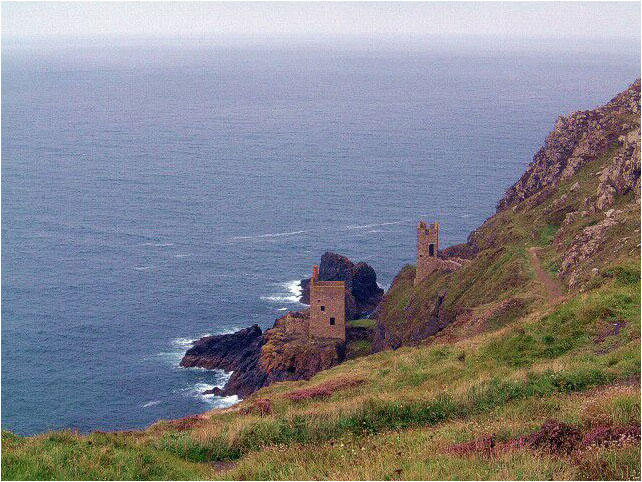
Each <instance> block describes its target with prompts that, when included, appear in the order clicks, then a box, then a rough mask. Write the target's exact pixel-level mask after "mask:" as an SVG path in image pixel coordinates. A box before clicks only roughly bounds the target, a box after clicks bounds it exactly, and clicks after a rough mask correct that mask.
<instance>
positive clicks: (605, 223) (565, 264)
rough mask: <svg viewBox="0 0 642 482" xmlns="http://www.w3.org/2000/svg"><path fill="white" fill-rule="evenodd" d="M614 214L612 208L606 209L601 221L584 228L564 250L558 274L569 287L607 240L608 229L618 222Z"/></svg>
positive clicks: (575, 283)
mask: <svg viewBox="0 0 642 482" xmlns="http://www.w3.org/2000/svg"><path fill="white" fill-rule="evenodd" d="M615 214H616V213H615V211H614V210H609V211H607V216H606V217H605V218H604V219H603V220H602V221H600V222H599V223H597V224H595V225H593V226H588V227H586V228H584V229H583V230H582V232H581V233H580V234H578V235H577V236H575V238H574V239H573V241H572V242H571V245H570V246H569V247H568V248H567V249H566V250H565V251H564V254H563V256H562V262H561V265H560V270H559V274H560V277H561V278H562V279H563V280H564V281H566V282H567V283H568V285H569V287H570V288H574V287H575V286H576V285H577V284H578V282H579V281H580V279H581V278H580V276H581V272H582V270H581V269H580V268H581V267H582V265H583V264H585V262H586V261H587V260H589V259H590V258H591V257H592V256H593V255H594V254H595V253H597V252H598V251H599V250H600V249H602V248H603V246H604V245H605V244H606V242H607V241H608V240H609V231H610V230H611V229H612V228H614V227H615V226H617V224H618V222H617V220H616V218H615V216H614V215H615Z"/></svg>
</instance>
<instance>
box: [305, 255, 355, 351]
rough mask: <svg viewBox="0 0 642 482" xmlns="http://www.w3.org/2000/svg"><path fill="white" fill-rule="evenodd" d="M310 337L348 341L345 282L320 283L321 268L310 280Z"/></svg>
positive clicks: (317, 269)
mask: <svg viewBox="0 0 642 482" xmlns="http://www.w3.org/2000/svg"><path fill="white" fill-rule="evenodd" d="M310 335H311V336H314V337H317V338H338V339H341V340H343V341H345V339H346V284H345V281H319V267H318V266H316V265H315V266H313V267H312V278H310Z"/></svg>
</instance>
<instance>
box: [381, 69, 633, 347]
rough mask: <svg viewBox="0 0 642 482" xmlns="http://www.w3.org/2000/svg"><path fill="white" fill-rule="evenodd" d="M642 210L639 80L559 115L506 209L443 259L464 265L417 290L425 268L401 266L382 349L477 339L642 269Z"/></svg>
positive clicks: (384, 309)
mask: <svg viewBox="0 0 642 482" xmlns="http://www.w3.org/2000/svg"><path fill="white" fill-rule="evenodd" d="M639 209H640V81H639V80H638V81H637V82H635V83H634V84H633V85H631V86H630V87H629V88H628V89H627V90H626V91H624V92H622V93H621V94H619V95H618V96H616V97H615V98H614V99H613V100H611V101H610V102H609V103H607V104H606V105H604V106H602V107H598V108H597V109H594V110H589V111H581V112H575V113H573V114H571V115H570V116H568V117H560V118H559V120H558V121H557V122H556V124H555V126H554V129H553V131H552V132H551V133H550V134H549V136H548V137H547V138H546V141H545V144H544V146H543V147H542V148H541V149H540V150H539V151H538V152H537V153H536V154H535V156H534V158H533V161H532V162H531V163H530V165H529V166H528V168H527V169H526V172H525V173H524V175H523V176H522V177H521V178H520V179H519V180H518V181H517V182H516V183H515V184H514V185H513V186H511V187H510V188H509V189H508V190H507V191H506V194H505V195H504V197H503V198H502V199H501V200H500V201H499V203H498V205H497V213H496V214H495V215H494V216H492V217H491V218H489V219H488V220H487V221H486V222H485V223H484V224H483V225H482V226H481V227H480V228H478V229H477V230H475V231H474V232H473V233H471V234H470V236H469V238H468V242H467V243H465V244H463V245H458V246H455V247H451V248H447V249H445V250H444V251H443V252H442V253H440V256H441V257H442V258H443V257H448V256H454V257H457V259H458V261H459V262H460V263H461V262H462V261H463V260H466V262H464V263H462V267H461V269H458V270H457V271H455V272H453V273H447V272H444V271H439V272H435V273H433V274H432V275H430V276H429V277H428V278H427V279H426V280H424V281H423V282H422V283H421V284H420V285H419V286H417V287H416V288H414V287H413V286H412V279H413V277H414V271H415V268H414V267H413V266H406V267H405V268H404V269H402V270H401V272H400V273H399V274H398V275H397V277H396V278H395V280H394V282H393V283H392V285H391V287H390V290H389V291H388V293H387V294H386V295H385V297H384V299H383V301H382V303H381V304H380V306H379V307H378V308H377V310H376V312H375V313H374V314H373V317H374V318H376V319H377V328H376V335H375V341H374V349H375V350H383V349H387V348H392V349H396V348H398V347H399V346H402V345H406V344H417V343H419V342H422V341H423V340H427V341H429V342H430V341H431V340H433V341H434V339H435V335H437V334H441V335H443V336H451V337H454V338H456V337H457V336H459V335H461V336H469V335H471V334H476V333H479V332H480V331H483V330H486V329H490V328H489V327H493V326H495V325H494V320H496V319H503V320H507V319H515V318H518V317H520V316H523V315H525V314H526V313H528V312H529V311H531V310H532V309H533V307H534V305H535V304H536V303H539V302H540V300H541V298H542V297H548V296H550V291H553V292H555V296H557V297H560V296H568V295H571V296H572V295H573V293H576V292H578V291H581V290H585V289H587V287H588V286H589V285H591V284H594V283H596V282H597V280H596V278H600V277H602V276H608V273H609V270H610V269H612V266H614V265H618V264H621V263H623V262H624V261H626V262H633V263H639V253H638V250H639V232H640V231H639V227H640V218H639ZM541 285H544V287H545V288H546V289H545V290H543V291H542V288H541ZM504 322H506V321H504ZM442 331H445V333H441V332H442Z"/></svg>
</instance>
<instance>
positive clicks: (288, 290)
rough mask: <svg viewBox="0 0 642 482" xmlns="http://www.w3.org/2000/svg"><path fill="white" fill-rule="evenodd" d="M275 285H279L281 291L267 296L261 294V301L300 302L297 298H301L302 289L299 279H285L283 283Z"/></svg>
mask: <svg viewBox="0 0 642 482" xmlns="http://www.w3.org/2000/svg"><path fill="white" fill-rule="evenodd" d="M276 286H279V287H281V291H279V292H278V293H273V294H271V295H269V296H261V299H262V300H263V301H269V302H272V303H278V304H281V303H290V304H300V303H299V299H300V298H301V294H302V289H301V280H298V279H296V280H292V281H286V282H285V283H278V284H277V285H276Z"/></svg>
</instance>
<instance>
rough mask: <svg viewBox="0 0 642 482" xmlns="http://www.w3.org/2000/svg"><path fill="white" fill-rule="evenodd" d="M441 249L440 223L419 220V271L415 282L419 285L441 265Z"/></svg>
mask: <svg viewBox="0 0 642 482" xmlns="http://www.w3.org/2000/svg"><path fill="white" fill-rule="evenodd" d="M438 250H439V223H437V222H435V223H433V224H430V225H428V224H426V222H425V221H419V225H418V226H417V272H416V274H415V283H414V285H415V286H417V285H418V284H419V283H421V282H422V281H423V280H424V278H426V276H428V275H429V274H430V273H432V272H433V271H434V270H436V269H438V268H439V266H440V262H439V258H437V251H438Z"/></svg>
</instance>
